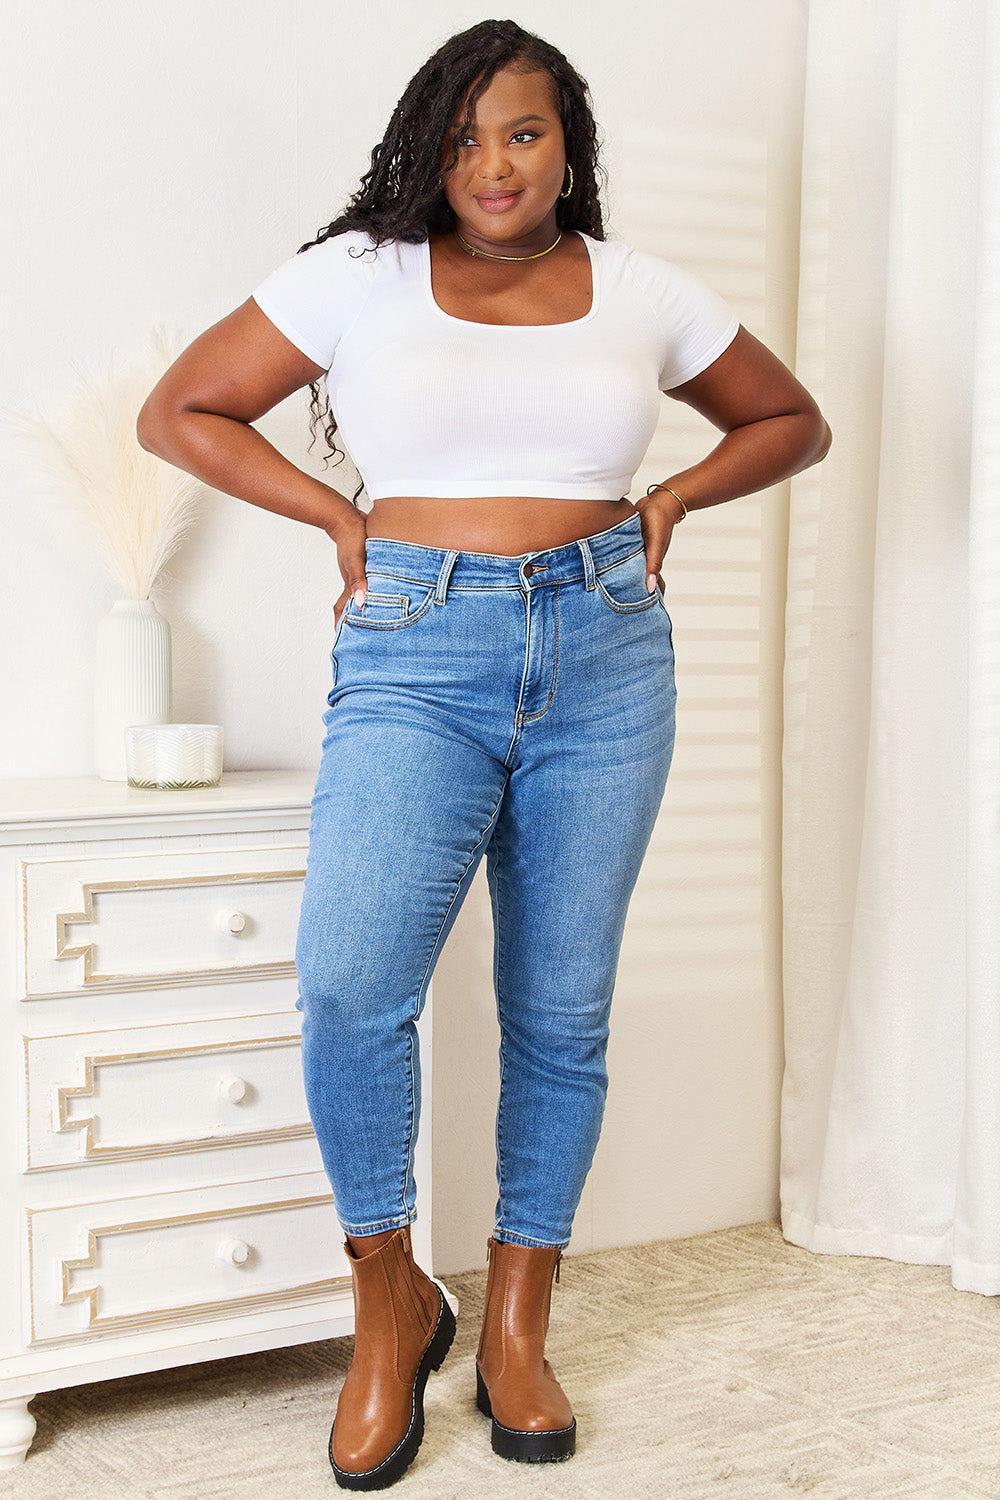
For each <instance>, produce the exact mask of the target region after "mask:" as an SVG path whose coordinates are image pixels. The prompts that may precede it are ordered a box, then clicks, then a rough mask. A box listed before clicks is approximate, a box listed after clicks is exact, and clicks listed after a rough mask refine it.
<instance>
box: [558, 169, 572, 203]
mask: <svg viewBox="0 0 1000 1500" xmlns="http://www.w3.org/2000/svg"><path fill="white" fill-rule="evenodd" d="M566 170H567V172H568V173H569V187H568V188H567V189H566V191H565V192H564V193H560V194H559V196H560V198H568V197H569V195H570V193H571V192H572V191H573V168H572V167H571V166H570V164H569V162H567V163H566Z"/></svg>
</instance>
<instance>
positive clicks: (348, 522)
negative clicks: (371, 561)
mask: <svg viewBox="0 0 1000 1500" xmlns="http://www.w3.org/2000/svg"><path fill="white" fill-rule="evenodd" d="M366 525H367V523H366V521H365V516H364V512H363V511H360V510H359V511H355V512H354V514H353V515H352V516H346V517H345V518H344V519H343V520H338V522H337V525H336V527H328V528H327V529H326V534H327V536H328V537H329V538H330V540H331V541H332V542H333V543H334V544H335V546H336V548H337V566H338V567H339V568H340V576H341V578H343V580H344V591H343V593H342V594H341V596H340V598H339V599H338V600H337V602H336V604H335V605H334V606H333V623H334V626H337V625H339V624H340V617H341V615H342V614H343V612H344V609H345V607H346V605H347V601H348V599H349V598H350V597H351V595H352V594H353V595H354V602H355V604H356V605H357V606H358V608H359V609H360V608H361V606H362V604H364V602H365V595H366V594H367V593H368V579H367V578H366V577H365V542H366V540H367V533H366V530H365V528H366Z"/></svg>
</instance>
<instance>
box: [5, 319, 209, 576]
mask: <svg viewBox="0 0 1000 1500" xmlns="http://www.w3.org/2000/svg"><path fill="white" fill-rule="evenodd" d="M179 352H180V347H179V344H178V343H177V341H176V340H173V339H171V338H169V337H168V335H167V334H166V333H165V332H164V331H163V329H162V328H155V329H154V330H153V331H152V333H151V335H150V340H149V348H148V353H147V355H146V357H145V359H144V361H143V362H142V363H140V364H137V365H133V366H130V367H129V368H127V369H125V370H119V369H118V368H117V367H116V365H115V361H114V358H113V356H112V355H111V354H110V353H107V354H106V355H105V356H104V360H103V368H102V369H101V371H100V373H99V375H97V376H90V375H88V374H86V373H85V372H84V371H83V370H81V369H80V368H79V367H78V366H77V365H73V366H72V368H73V370H74V373H75V374H76V377H77V388H76V391H75V393H74V395H73V397H72V399H71V401H70V403H69V406H68V409H67V411H66V413H65V415H64V417H63V418H62V420H61V421H59V422H54V421H48V420H47V419H46V418H45V417H42V416H32V415H29V414H27V413H24V412H17V411H12V410H11V409H10V408H7V407H4V408H0V414H2V416H3V418H4V419H5V421H6V422H7V423H8V424H9V425H10V426H11V427H13V428H14V429H15V430H16V431H18V432H19V433H21V435H22V436H24V437H25V438H27V439H29V440H30V442H31V444H32V447H33V449H34V451H35V454H36V457H37V458H38V459H39V460H40V461H41V465H42V468H43V470H44V472H45V473H46V474H47V476H48V477H49V479H51V480H52V481H53V483H54V484H55V486H56V488H57V489H58V491H59V493H60V494H61V495H62V496H63V497H64V498H65V499H66V500H67V501H68V502H69V505H70V507H71V509H72V510H73V512H74V513H75V514H76V516H77V519H78V520H79V522H80V524H81V526H82V528H83V531H84V533H85V534H86V535H87V536H88V538H89V540H90V541H91V542H92V543H93V545H94V547H95V548H96V550H97V552H98V554H99V556H100V557H101V559H102V560H103V562H104V563H105V564H106V566H107V567H108V569H109V570H110V572H111V573H112V574H113V575H114V577H115V578H116V579H117V580H118V583H119V584H120V585H121V588H122V590H123V591H124V596H125V597H126V598H129V599H148V598H149V595H150V591H151V590H152V588H153V585H154V584H155V582H156V579H157V577H158V576H159V574H160V572H161V570H162V569H163V567H164V566H165V564H166V563H167V561H168V560H169V559H170V557H172V556H173V554H174V552H176V550H177V548H178V547H179V545H180V543H181V541H182V540H183V538H184V537H185V536H186V534H187V532H188V531H189V530H190V528H191V526H192V525H193V523H194V522H195V520H196V519H197V517H198V512H199V510H200V508H201V495H202V487H201V485H200V484H199V483H198V481H197V480H196V479H192V478H191V476H190V475H187V474H183V473H181V471H180V470H178V469H175V468H174V467H173V465H172V464H168V463H165V462H164V460H163V459H161V458H157V457H156V455H155V454H153V453H147V452H146V450H145V449H144V448H142V447H140V445H139V440H138V438H137V437H136V435H135V422H136V418H137V416H138V415H139V409H140V407H141V406H142V404H143V402H144V401H145V399H146V397H147V396H148V395H149V392H150V391H151V390H152V388H153V386H154V385H155V384H156V382H157V381H158V380H159V378H160V376H161V375H162V374H163V373H164V371H165V370H166V369H167V367H168V366H169V365H170V364H172V363H173V361H174V359H175V358H176V357H177V354H178V353H179Z"/></svg>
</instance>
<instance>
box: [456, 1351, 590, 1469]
mask: <svg viewBox="0 0 1000 1500" xmlns="http://www.w3.org/2000/svg"><path fill="white" fill-rule="evenodd" d="M476 1405H477V1406H478V1407H479V1410H480V1411H481V1412H482V1414H483V1416H484V1417H489V1418H490V1420H491V1421H492V1423H493V1427H492V1430H491V1432H490V1442H491V1444H492V1447H493V1452H494V1453H497V1454H499V1456H500V1457H501V1458H509V1459H513V1460H514V1461H515V1462H516V1463H520V1464H553V1463H555V1464H557V1463H562V1462H563V1460H564V1459H567V1458H572V1457H573V1454H574V1453H575V1452H576V1418H575V1417H574V1418H573V1420H572V1422H571V1423H570V1424H569V1426H568V1427H556V1428H553V1429H550V1430H549V1431H544V1430H543V1431H541V1432H524V1431H522V1430H520V1429H519V1428H517V1427H505V1426H504V1425H503V1423H502V1422H498V1421H497V1419H496V1417H494V1415H493V1406H492V1403H491V1402H490V1393H489V1391H488V1390H487V1389H486V1382H485V1380H484V1379H483V1377H482V1375H481V1374H480V1373H479V1369H478V1367H477V1369H476Z"/></svg>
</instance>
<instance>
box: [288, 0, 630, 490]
mask: <svg viewBox="0 0 1000 1500" xmlns="http://www.w3.org/2000/svg"><path fill="white" fill-rule="evenodd" d="M510 65H513V66H514V67H516V68H517V69H518V70H520V71H523V72H525V73H534V72H546V73H548V74H549V75H550V77H551V78H552V82H553V85H554V90H555V97H556V103H557V105H558V109H559V115H560V118H561V120H562V127H563V133H564V135H565V137H566V161H567V163H568V164H569V166H570V167H572V169H573V178H572V181H573V190H572V192H571V193H570V195H569V197H568V198H566V199H561V200H560V201H559V202H557V204H556V220H557V223H558V224H559V227H560V228H561V229H569V230H573V229H579V230H582V231H583V232H584V233H585V234H589V235H590V236H591V237H592V238H593V239H595V240H603V239H604V217H603V214H602V210H601V198H600V188H599V186H598V184H599V181H600V182H601V183H603V182H604V180H605V174H604V171H603V168H602V167H601V164H600V161H599V159H598V153H599V148H600V142H599V139H598V131H597V124H596V121H595V120H594V115H593V111H592V109H591V104H590V91H589V89H588V87H587V84H586V82H585V80H584V79H583V78H581V77H580V75H579V73H578V72H577V71H576V69H575V68H574V67H573V66H572V64H571V63H570V62H569V61H568V59H567V58H566V57H565V56H564V55H563V53H562V52H560V51H559V49H558V48H557V47H553V46H552V45H551V44H550V43H549V42H546V41H543V40H542V38H541V37H539V36H535V35H534V34H533V33H532V32H530V31H525V30H524V29H523V28H522V27H520V26H518V25H517V23H516V22H514V21H480V22H478V23H477V25H475V26H470V27H469V29H468V30H467V31H461V32H458V33H457V35H455V36H453V37H450V38H449V40H448V41H446V42H445V43H444V44H443V46H441V47H439V48H438V50H437V51H436V52H435V53H434V55H433V56H432V57H430V58H428V60H427V62H425V63H424V65H423V67H422V68H421V69H420V70H419V72H418V73H416V74H415V75H414V76H413V78H411V80H410V82H409V83H408V84H407V86H406V88H405V90H404V91H403V96H402V98H401V99H400V101H399V103H398V104H397V105H396V108H395V109H394V110H393V112H392V118H391V119H390V121H389V124H388V127H387V128H386V132H385V135H384V137H383V138H382V140H381V141H379V143H378V145H377V146H376V147H375V148H374V149H373V151H372V154H371V166H370V167H369V169H368V171H367V172H366V173H365V174H364V176H363V177H362V179H361V184H360V186H359V188H358V190H357V192H356V193H355V194H354V196H353V197H352V198H351V199H350V201H349V203H348V204H347V207H346V208H345V209H344V211H343V212H342V213H341V214H339V215H338V216H337V218H335V219H334V220H333V221H332V222H331V223H329V224H327V225H325V227H324V228H322V229H321V230H320V231H319V233H318V234H317V236H316V238H315V239H313V240H309V241H307V243H306V244H304V245H301V246H300V247H299V253H300V254H301V252H302V251H303V250H308V249H310V248H311V246H313V245H318V244H321V243H322V241H323V240H327V239H329V238H330V237H331V235H335V234H343V233H345V231H347V230H352V229H353V230H363V231H365V232H366V233H367V234H369V235H370V236H371V238H372V240H373V242H374V244H375V246H376V247H377V246H378V245H382V244H385V243H386V242H387V241H388V240H406V241H408V242H409V243H410V244H420V243H421V242H422V241H424V240H426V239H427V237H428V236H429V235H430V234H435V233H446V232H447V231H448V230H450V229H453V228H454V225H455V215H454V213H453V211H452V209H451V206H450V205H449V203H448V200H447V198H446V197H445V194H444V186H443V183H442V176H443V171H447V170H448V169H449V168H450V167H451V166H454V164H455V162H456V161H457V159H458V152H457V149H455V150H454V152H453V156H452V160H451V162H449V163H448V164H447V165H446V166H445V168H444V169H442V166H441V152H442V148H443V146H444V141H445V137H446V135H447V133H448V132H449V130H450V128H451V126H452V122H453V120H454V118H455V115H456V113H457V111H458V108H459V105H460V104H461V102H462V100H463V99H464V98H465V95H466V93H468V92H469V89H470V86H471V85H473V84H475V87H474V88H472V91H471V93H469V97H468V101H467V104H466V115H465V119H464V120H463V121H462V125H461V129H462V130H468V128H469V127H470V125H471V124H472V116H473V114H474V113H475V105H476V101H477V99H478V98H479V96H480V94H481V93H482V92H483V90H484V89H486V88H487V87H488V86H489V84H490V83H491V81H492V79H493V76H494V74H495V73H497V72H498V71H499V70H500V69H501V68H505V67H508V66H510ZM309 392H310V402H309V413H310V417H309V427H310V432H311V434H312V436H311V440H310V443H309V447H310V449H311V448H312V445H313V443H314V442H315V440H316V436H317V429H318V427H319V425H320V423H323V424H324V426H323V436H324V438H325V439H326V442H327V443H328V444H329V447H330V453H329V454H328V455H326V456H325V458H324V463H329V460H330V458H331V457H333V458H334V459H335V461H336V462H337V463H340V462H341V461H342V460H343V457H344V455H343V453H342V452H341V451H340V450H339V449H338V448H337V446H336V443H335V441H334V439H335V435H336V432H337V421H336V418H335V417H334V415H333V412H332V411H331V409H330V401H329V396H328V394H327V392H326V389H325V386H324V387H322V388H321V386H320V384H319V383H318V382H316V383H313V384H310V387H309ZM362 488H363V486H359V487H358V489H357V491H356V492H355V494H354V496H353V497H352V498H353V500H354V502H355V504H356V503H357V499H358V496H359V495H360V494H361V490H362Z"/></svg>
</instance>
